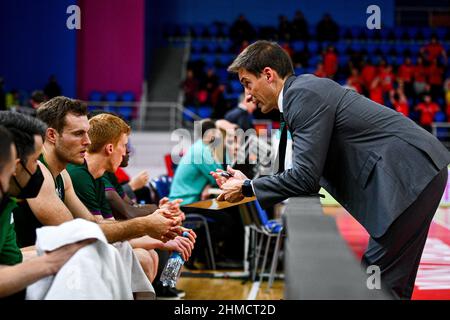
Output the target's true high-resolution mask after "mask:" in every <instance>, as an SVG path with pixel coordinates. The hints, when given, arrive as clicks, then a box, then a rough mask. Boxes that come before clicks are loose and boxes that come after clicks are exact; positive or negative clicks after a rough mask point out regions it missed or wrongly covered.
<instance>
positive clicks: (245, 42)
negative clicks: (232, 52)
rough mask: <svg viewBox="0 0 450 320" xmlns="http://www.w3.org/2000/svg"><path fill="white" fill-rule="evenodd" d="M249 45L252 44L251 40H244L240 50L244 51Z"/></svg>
mask: <svg viewBox="0 0 450 320" xmlns="http://www.w3.org/2000/svg"><path fill="white" fill-rule="evenodd" d="M249 45H250V42H249V41H248V40H242V42H241V45H240V47H239V50H238V52H242V51H244V49H245V48H247V47H248V46H249Z"/></svg>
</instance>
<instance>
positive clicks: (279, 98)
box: [213, 41, 450, 299]
mask: <svg viewBox="0 0 450 320" xmlns="http://www.w3.org/2000/svg"><path fill="white" fill-rule="evenodd" d="M228 70H229V71H231V72H234V73H238V75H239V80H240V81H241V83H242V84H243V85H244V87H245V89H246V90H247V92H248V93H249V94H251V95H252V96H253V99H254V101H255V102H256V103H257V104H258V107H259V108H261V110H262V112H264V113H267V112H269V111H271V110H272V109H275V108H278V109H279V110H280V112H281V113H282V115H283V117H284V120H285V123H284V122H283V121H282V124H281V126H282V133H281V135H282V137H281V141H280V151H279V157H278V160H279V164H280V166H279V170H278V174H276V175H273V176H267V177H262V178H259V179H256V180H253V181H250V180H247V178H246V177H245V176H244V175H243V174H242V173H241V172H239V171H233V170H232V169H229V171H230V172H231V173H234V177H232V178H229V179H226V178H223V177H221V176H219V175H218V174H217V173H213V175H214V176H215V178H216V179H217V182H218V183H219V185H220V186H221V188H222V189H223V193H222V194H221V195H220V196H219V199H221V200H223V199H225V200H228V201H237V200H240V199H242V197H243V196H251V195H253V193H255V195H256V197H257V199H258V200H259V202H260V203H261V205H263V206H269V205H273V204H275V203H277V202H280V201H282V200H284V199H286V198H289V197H293V196H299V195H305V194H311V193H316V192H318V191H319V188H320V186H322V187H324V188H325V189H326V190H327V191H328V192H329V193H330V194H331V195H332V196H333V197H334V198H335V199H336V200H337V201H339V203H340V204H342V206H343V207H344V208H345V209H347V210H348V211H349V212H350V213H351V214H352V215H353V216H354V217H355V218H356V219H357V220H358V221H359V222H360V223H361V224H362V225H363V226H364V227H365V228H366V229H367V231H368V232H369V234H370V236H371V238H370V242H369V246H368V248H367V251H366V253H365V254H364V257H363V262H364V263H365V264H367V265H377V266H379V267H380V269H381V275H382V276H381V280H382V283H383V287H384V289H387V290H388V291H390V292H391V293H392V294H393V295H394V297H396V298H401V299H410V298H411V295H412V291H413V288H414V281H415V278H416V274H417V268H418V265H419V262H420V257H421V255H422V251H423V248H424V245H425V240H426V238H427V233H428V229H429V226H430V224H431V221H432V219H433V216H434V213H435V211H436V209H437V207H438V205H439V201H440V199H441V197H442V193H443V191H444V188H445V184H446V181H447V165H448V163H449V162H450V153H449V152H448V151H447V150H446V149H445V148H444V146H443V145H442V144H441V143H440V142H439V141H438V140H437V139H436V138H435V137H433V136H432V135H431V134H430V133H428V132H427V131H425V130H424V129H422V128H420V127H419V126H417V125H416V124H415V123H414V122H413V121H411V120H410V119H408V118H406V117H404V116H403V115H401V114H400V113H397V112H395V111H393V110H391V109H389V108H386V107H384V106H382V105H379V104H377V103H375V102H373V101H371V100H369V99H366V98H365V97H364V96H362V95H359V94H358V93H356V92H354V91H352V90H349V89H344V88H343V87H341V86H340V85H338V84H337V83H335V82H333V81H332V80H329V79H321V78H317V77H315V76H313V75H301V76H298V77H295V76H293V67H292V62H291V60H290V58H289V56H288V55H287V54H286V53H285V52H284V51H283V50H282V49H281V47H280V46H278V45H277V44H275V43H271V42H267V41H258V42H256V43H254V44H252V45H250V46H249V47H247V49H245V50H244V51H243V52H242V53H241V54H240V55H239V56H238V57H237V58H236V59H235V60H234V62H233V63H232V64H231V66H230V67H229V68H228ZM284 124H286V125H287V127H286V126H285V125H284ZM287 128H288V129H287ZM287 130H290V132H291V134H292V137H293V145H294V150H293V168H292V169H288V170H284V168H283V164H284V151H285V146H286V144H285V141H286V134H287Z"/></svg>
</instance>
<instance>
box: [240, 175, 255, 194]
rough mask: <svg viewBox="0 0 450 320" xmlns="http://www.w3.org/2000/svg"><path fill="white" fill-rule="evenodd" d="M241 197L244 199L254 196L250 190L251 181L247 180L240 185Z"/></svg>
mask: <svg viewBox="0 0 450 320" xmlns="http://www.w3.org/2000/svg"><path fill="white" fill-rule="evenodd" d="M242 195H243V196H244V197H253V196H254V195H255V194H254V193H253V188H252V180H250V179H247V180H245V181H244V183H243V184H242Z"/></svg>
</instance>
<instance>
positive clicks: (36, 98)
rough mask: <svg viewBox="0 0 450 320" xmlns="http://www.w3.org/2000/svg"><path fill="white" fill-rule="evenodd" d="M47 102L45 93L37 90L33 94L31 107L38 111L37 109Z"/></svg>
mask: <svg viewBox="0 0 450 320" xmlns="http://www.w3.org/2000/svg"><path fill="white" fill-rule="evenodd" d="M45 101H47V97H46V96H45V94H44V92H43V91H41V90H35V91H33V93H32V94H31V99H30V105H31V107H32V108H33V109H35V110H36V109H37V108H39V106H40V105H41V103H43V102H45Z"/></svg>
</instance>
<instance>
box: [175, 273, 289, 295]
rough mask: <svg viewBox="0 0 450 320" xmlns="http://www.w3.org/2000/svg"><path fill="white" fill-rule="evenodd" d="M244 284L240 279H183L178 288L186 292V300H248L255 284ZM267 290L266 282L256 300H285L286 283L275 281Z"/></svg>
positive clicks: (180, 280)
mask: <svg viewBox="0 0 450 320" xmlns="http://www.w3.org/2000/svg"><path fill="white" fill-rule="evenodd" d="M210 272H211V271H208V273H210ZM218 272H219V271H218ZM242 282H243V281H242V280H240V279H217V278H214V279H211V278H190V277H189V278H188V277H181V278H180V279H179V280H178V284H177V288H178V289H181V290H184V291H185V292H186V297H185V298H184V299H185V300H247V299H248V297H249V296H250V294H251V290H252V286H253V283H252V282H251V281H247V282H246V283H244V284H243V283H242ZM266 289H267V281H264V282H262V283H261V285H260V288H259V290H258V293H257V295H256V300H280V299H283V290H284V281H282V280H275V281H274V283H273V286H272V288H271V289H270V290H268V291H267V290H266Z"/></svg>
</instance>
